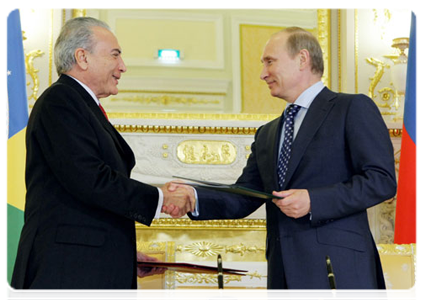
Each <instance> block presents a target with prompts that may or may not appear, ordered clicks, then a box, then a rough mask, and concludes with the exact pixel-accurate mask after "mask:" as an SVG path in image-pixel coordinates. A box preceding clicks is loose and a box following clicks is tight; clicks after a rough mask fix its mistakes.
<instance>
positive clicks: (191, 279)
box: [176, 271, 267, 285]
mask: <svg viewBox="0 0 423 300" xmlns="http://www.w3.org/2000/svg"><path fill="white" fill-rule="evenodd" d="M245 276H248V277H250V279H253V278H257V279H259V280H262V279H263V278H265V277H267V276H266V275H262V274H260V273H258V272H257V271H255V272H253V273H246V274H245ZM241 280H242V276H240V275H223V282H224V283H225V284H229V283H231V282H234V281H236V282H240V281H241ZM176 281H178V282H179V283H180V284H210V285H217V275H216V274H200V273H193V274H187V273H179V272H176Z"/></svg>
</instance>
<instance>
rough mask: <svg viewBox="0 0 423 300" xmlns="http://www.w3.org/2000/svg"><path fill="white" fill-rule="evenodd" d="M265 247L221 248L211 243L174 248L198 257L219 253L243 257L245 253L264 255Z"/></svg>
mask: <svg viewBox="0 0 423 300" xmlns="http://www.w3.org/2000/svg"><path fill="white" fill-rule="evenodd" d="M265 251H266V249H265V247H258V246H245V245H244V244H242V243H241V244H239V245H233V246H222V245H217V244H214V243H211V242H204V241H203V242H196V243H193V244H190V245H188V246H182V245H179V246H177V247H176V252H189V253H191V254H193V255H195V256H198V257H210V256H216V255H217V254H219V253H223V252H225V253H232V254H239V255H240V256H244V254H245V253H247V252H248V253H258V252H261V253H264V252H265Z"/></svg>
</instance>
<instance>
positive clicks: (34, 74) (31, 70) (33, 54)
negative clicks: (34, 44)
mask: <svg viewBox="0 0 423 300" xmlns="http://www.w3.org/2000/svg"><path fill="white" fill-rule="evenodd" d="M43 54H44V52H43V51H41V50H32V51H30V52H28V53H27V54H25V68H26V72H27V73H28V74H29V76H30V77H31V79H32V93H31V95H30V96H29V97H28V100H31V99H34V100H37V99H38V90H39V88H40V80H39V78H38V72H39V70H38V69H36V68H35V67H34V59H36V58H37V57H41V56H42V55H43ZM27 85H30V83H29V82H28V83H27Z"/></svg>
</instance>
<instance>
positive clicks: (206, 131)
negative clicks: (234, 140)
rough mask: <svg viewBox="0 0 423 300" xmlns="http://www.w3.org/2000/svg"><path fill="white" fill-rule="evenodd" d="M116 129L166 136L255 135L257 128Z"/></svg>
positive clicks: (135, 127) (121, 126)
mask: <svg viewBox="0 0 423 300" xmlns="http://www.w3.org/2000/svg"><path fill="white" fill-rule="evenodd" d="M114 127H115V128H116V130H117V131H119V132H124V133H126V132H132V133H166V134H235V135H254V134H255V133H256V131H257V127H228V126H171V125H120V124H115V125H114Z"/></svg>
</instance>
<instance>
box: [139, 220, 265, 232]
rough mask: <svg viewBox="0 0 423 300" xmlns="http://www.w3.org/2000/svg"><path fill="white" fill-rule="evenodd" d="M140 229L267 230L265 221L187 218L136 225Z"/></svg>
mask: <svg viewBox="0 0 423 300" xmlns="http://www.w3.org/2000/svg"><path fill="white" fill-rule="evenodd" d="M136 228H137V230H138V229H141V230H142V229H146V230H150V229H169V228H177V229H191V230H192V229H217V230H231V231H233V230H263V231H264V230H266V220H265V219H233V220H206V221H193V220H190V219H187V218H181V219H172V218H160V219H154V220H153V222H152V223H151V225H150V227H148V226H145V225H142V224H140V223H136Z"/></svg>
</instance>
